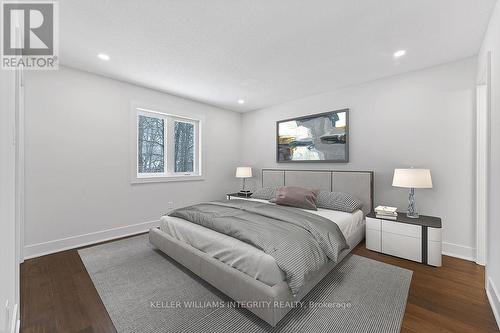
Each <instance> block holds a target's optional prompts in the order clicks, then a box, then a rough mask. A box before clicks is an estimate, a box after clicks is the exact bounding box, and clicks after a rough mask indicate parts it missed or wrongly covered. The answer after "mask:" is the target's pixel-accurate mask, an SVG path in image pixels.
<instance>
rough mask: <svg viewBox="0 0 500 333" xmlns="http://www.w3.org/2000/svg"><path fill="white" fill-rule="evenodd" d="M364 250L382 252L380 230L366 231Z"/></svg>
mask: <svg viewBox="0 0 500 333" xmlns="http://www.w3.org/2000/svg"><path fill="white" fill-rule="evenodd" d="M366 248H367V249H368V250H372V251H377V252H382V233H381V232H380V230H370V229H366Z"/></svg>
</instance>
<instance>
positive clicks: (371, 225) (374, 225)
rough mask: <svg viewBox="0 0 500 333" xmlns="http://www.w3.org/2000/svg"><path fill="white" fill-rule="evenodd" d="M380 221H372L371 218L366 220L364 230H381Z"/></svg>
mask: <svg viewBox="0 0 500 333" xmlns="http://www.w3.org/2000/svg"><path fill="white" fill-rule="evenodd" d="M381 224H382V221H380V220H379V219H374V218H372V217H367V218H366V229H370V230H381V228H382V227H381Z"/></svg>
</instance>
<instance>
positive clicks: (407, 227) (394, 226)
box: [382, 220, 422, 239]
mask: <svg viewBox="0 0 500 333" xmlns="http://www.w3.org/2000/svg"><path fill="white" fill-rule="evenodd" d="M382 232H383V233H387V232H389V233H393V234H398V235H404V236H409V237H413V238H418V239H421V238H422V227H421V226H419V225H413V224H407V223H400V222H391V221H386V220H384V221H382Z"/></svg>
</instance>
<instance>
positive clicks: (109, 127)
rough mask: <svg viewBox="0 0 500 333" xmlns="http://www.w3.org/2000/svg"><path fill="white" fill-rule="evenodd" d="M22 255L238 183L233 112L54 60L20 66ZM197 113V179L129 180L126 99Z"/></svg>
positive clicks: (95, 236) (125, 227)
mask: <svg viewBox="0 0 500 333" xmlns="http://www.w3.org/2000/svg"><path fill="white" fill-rule="evenodd" d="M25 86H26V87H25V94H26V134H25V136H26V194H25V195H26V197H25V257H31V256H35V255H38V254H41V253H46V252H53V251H57V250H61V249H63V248H67V247H75V246H77V245H81V244H84V243H88V242H95V241H100V240H103V239H106V238H111V237H118V236H123V235H126V234H129V233H135V232H139V231H143V230H147V229H148V228H149V227H151V226H153V225H155V224H157V221H158V219H159V218H160V216H161V215H162V214H163V213H165V212H166V211H167V210H168V204H167V203H168V202H169V201H173V202H174V207H175V206H181V205H187V204H191V203H195V202H199V201H204V200H214V199H219V198H223V197H224V195H225V194H226V193H227V192H228V191H234V190H236V189H238V188H239V187H238V186H239V183H238V181H237V180H236V179H235V178H234V171H235V168H236V166H237V164H238V157H239V148H240V147H239V141H238V137H239V135H240V129H241V119H240V118H241V116H240V115H239V114H238V113H235V112H232V111H227V110H223V109H219V108H216V107H212V106H208V105H205V104H201V103H196V102H193V101H189V100H186V99H182V98H178V97H174V96H171V95H167V94H164V93H160V92H156V91H152V90H149V89H144V88H141V87H137V86H134V85H130V84H127V83H123V82H120V81H116V80H111V79H107V78H104V77H100V76H96V75H93V74H89V73H85V72H81V71H77V70H74V69H69V68H65V67H62V68H61V69H60V70H59V71H32V72H28V73H26V84H25ZM131 100H134V101H141V102H145V103H147V105H155V106H158V107H161V108H162V110H167V111H169V112H171V113H173V114H179V115H185V114H189V115H193V114H195V115H200V116H202V117H204V118H205V121H204V123H203V134H202V135H203V140H204V143H203V146H204V148H205V150H204V152H203V154H204V156H205V162H206V163H205V165H204V174H205V176H206V180H203V181H188V182H169V183H154V184H134V185H131V183H130V172H129V164H130V162H129V161H130V158H131V155H130V153H129V148H130V143H129V134H130V133H129V128H130V124H129V121H130V116H129V115H130V102H131Z"/></svg>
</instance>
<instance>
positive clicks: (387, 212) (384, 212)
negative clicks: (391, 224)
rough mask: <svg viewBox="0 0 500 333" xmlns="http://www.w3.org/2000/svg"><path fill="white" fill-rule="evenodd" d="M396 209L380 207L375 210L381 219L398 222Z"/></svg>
mask: <svg viewBox="0 0 500 333" xmlns="http://www.w3.org/2000/svg"><path fill="white" fill-rule="evenodd" d="M397 210H398V209H397V208H396V207H389V206H378V207H377V208H375V215H376V216H377V217H379V218H381V219H390V220H396V219H397V218H398V213H397Z"/></svg>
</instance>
